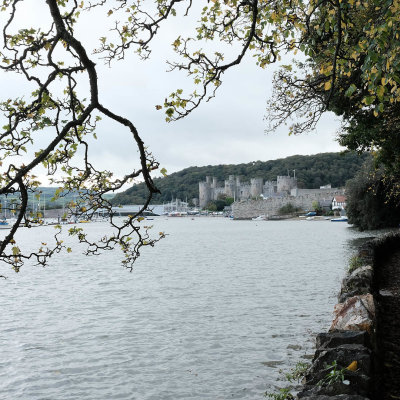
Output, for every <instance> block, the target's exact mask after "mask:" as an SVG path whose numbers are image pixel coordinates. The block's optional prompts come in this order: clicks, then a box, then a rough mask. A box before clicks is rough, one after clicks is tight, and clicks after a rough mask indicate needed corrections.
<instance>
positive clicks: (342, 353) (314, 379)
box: [306, 344, 371, 384]
mask: <svg viewBox="0 0 400 400" xmlns="http://www.w3.org/2000/svg"><path fill="white" fill-rule="evenodd" d="M353 361H357V372H356V373H351V371H346V374H347V375H349V376H350V377H351V378H354V376H355V375H360V374H361V375H366V376H369V375H370V373H371V351H370V350H369V349H368V348H367V347H365V346H363V345H360V344H344V345H342V346H338V347H335V348H333V349H326V350H324V349H321V350H317V351H316V352H315V359H314V361H313V364H312V366H311V368H310V371H309V374H308V375H307V376H306V383H307V384H317V383H318V382H319V381H321V380H322V379H323V378H325V377H326V376H327V374H328V373H329V371H330V369H329V366H331V365H332V364H333V363H334V362H336V364H337V367H336V369H342V368H347V367H348V366H349V365H350V364H351V363H352V362H353ZM353 380H354V379H353Z"/></svg>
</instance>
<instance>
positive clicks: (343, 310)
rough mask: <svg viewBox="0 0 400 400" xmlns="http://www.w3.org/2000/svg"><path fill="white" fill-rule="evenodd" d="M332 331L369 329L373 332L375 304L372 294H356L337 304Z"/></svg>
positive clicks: (368, 330)
mask: <svg viewBox="0 0 400 400" xmlns="http://www.w3.org/2000/svg"><path fill="white" fill-rule="evenodd" d="M334 314H335V318H334V320H333V322H332V325H331V327H330V329H329V331H330V332H332V331H346V330H349V331H367V332H369V333H372V331H373V328H374V325H375V324H374V321H375V304H374V298H373V296H372V295H371V294H366V295H361V296H354V297H350V298H349V299H347V300H346V301H345V302H344V303H339V304H336V306H335V308H334Z"/></svg>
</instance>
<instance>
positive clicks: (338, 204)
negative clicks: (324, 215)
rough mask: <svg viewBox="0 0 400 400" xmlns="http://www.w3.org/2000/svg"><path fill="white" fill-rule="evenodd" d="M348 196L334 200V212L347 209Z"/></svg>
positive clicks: (337, 197)
mask: <svg viewBox="0 0 400 400" xmlns="http://www.w3.org/2000/svg"><path fill="white" fill-rule="evenodd" d="M346 200H347V199H346V196H335V197H334V198H333V200H332V210H342V209H344V208H346Z"/></svg>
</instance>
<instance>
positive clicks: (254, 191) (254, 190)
mask: <svg viewBox="0 0 400 400" xmlns="http://www.w3.org/2000/svg"><path fill="white" fill-rule="evenodd" d="M262 192H263V180H262V178H253V179H250V196H251V197H259V196H260V194H262Z"/></svg>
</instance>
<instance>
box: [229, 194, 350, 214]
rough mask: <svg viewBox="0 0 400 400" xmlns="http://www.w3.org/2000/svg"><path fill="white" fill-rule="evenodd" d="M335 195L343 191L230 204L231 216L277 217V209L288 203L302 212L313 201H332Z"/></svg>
mask: <svg viewBox="0 0 400 400" xmlns="http://www.w3.org/2000/svg"><path fill="white" fill-rule="evenodd" d="M337 195H343V190H339V189H326V190H321V189H317V190H316V191H311V192H310V193H304V194H300V195H298V196H286V197H275V198H274V197H272V198H268V199H265V200H247V201H241V202H235V203H233V204H232V214H233V217H234V219H251V218H254V217H258V216H259V215H269V216H271V215H277V214H278V211H279V209H280V208H281V207H282V206H284V205H286V204H288V203H291V204H293V206H295V207H300V208H301V209H303V210H310V209H311V207H312V203H313V201H320V200H326V199H332V198H333V197H334V196H337Z"/></svg>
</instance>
